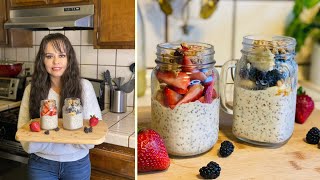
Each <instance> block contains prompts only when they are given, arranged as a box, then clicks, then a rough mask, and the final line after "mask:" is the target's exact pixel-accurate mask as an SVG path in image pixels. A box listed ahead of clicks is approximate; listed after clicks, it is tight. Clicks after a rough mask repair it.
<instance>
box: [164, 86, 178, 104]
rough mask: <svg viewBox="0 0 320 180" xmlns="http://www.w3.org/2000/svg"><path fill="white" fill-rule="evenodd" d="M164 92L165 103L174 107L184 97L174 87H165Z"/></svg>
mask: <svg viewBox="0 0 320 180" xmlns="http://www.w3.org/2000/svg"><path fill="white" fill-rule="evenodd" d="M163 94H164V103H165V105H166V106H168V107H170V108H172V109H173V108H174V106H175V105H176V104H177V103H178V102H179V101H180V99H181V98H182V95H180V94H179V93H177V92H175V91H173V90H172V89H170V88H168V87H165V88H164V89H163Z"/></svg>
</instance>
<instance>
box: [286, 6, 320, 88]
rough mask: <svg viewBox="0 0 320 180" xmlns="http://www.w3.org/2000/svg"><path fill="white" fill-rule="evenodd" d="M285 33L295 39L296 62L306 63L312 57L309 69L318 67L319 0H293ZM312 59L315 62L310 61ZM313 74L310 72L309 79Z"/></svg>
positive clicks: (319, 40)
mask: <svg viewBox="0 0 320 180" xmlns="http://www.w3.org/2000/svg"><path fill="white" fill-rule="evenodd" d="M285 34H286V35H287V36H291V37H294V38H295V39H296V41H297V46H296V51H297V57H296V59H297V62H298V64H305V63H308V61H309V60H310V57H312V58H311V63H312V64H313V65H312V66H311V69H312V67H313V66H314V67H319V66H320V63H319V62H320V54H319V51H320V48H319V47H320V45H319V44H320V0H295V4H294V7H293V10H292V14H291V16H290V20H289V24H288V25H287V26H286V29H285ZM313 46H314V47H313ZM312 53H314V54H312ZM312 60H314V61H316V62H312ZM316 64H317V65H316ZM311 71H312V70H311ZM318 73H319V74H318V75H316V77H319V76H320V71H318ZM314 76H315V75H314V74H313V73H312V72H311V79H312V78H313V77H314ZM319 84H320V82H319Z"/></svg>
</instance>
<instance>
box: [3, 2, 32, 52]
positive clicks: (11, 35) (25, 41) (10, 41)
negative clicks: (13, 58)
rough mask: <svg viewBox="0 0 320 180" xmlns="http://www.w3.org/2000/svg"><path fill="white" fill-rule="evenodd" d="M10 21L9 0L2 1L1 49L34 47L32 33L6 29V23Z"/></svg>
mask: <svg viewBox="0 0 320 180" xmlns="http://www.w3.org/2000/svg"><path fill="white" fill-rule="evenodd" d="M8 19H9V4H8V1H7V0H2V1H0V46H1V47H32V31H29V30H18V29H9V30H7V29H4V23H5V22H6V21H7V20H8Z"/></svg>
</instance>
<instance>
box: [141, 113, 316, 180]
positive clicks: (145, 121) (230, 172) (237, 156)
mask: <svg viewBox="0 0 320 180" xmlns="http://www.w3.org/2000/svg"><path fill="white" fill-rule="evenodd" d="M150 119H151V112H150V107H139V109H138V122H139V123H138V124H139V127H140V126H145V127H149V126H150ZM231 125H232V116H231V115H227V114H225V113H224V112H222V111H221V112H220V131H219V137H218V142H217V143H216V144H215V145H214V147H213V148H212V149H211V150H209V151H208V152H206V153H203V154H201V155H197V156H193V157H173V156H170V159H171V164H170V167H169V169H167V170H165V171H159V172H150V173H139V174H138V179H139V180H144V179H157V180H159V179H170V180H171V179H200V178H201V176H200V175H199V169H200V168H201V167H202V166H206V165H207V163H209V162H210V161H215V162H217V163H218V164H220V167H221V169H222V170H221V174H220V176H219V177H218V179H250V180H253V179H259V180H260V179H281V180H282V179H290V180H291V179H303V180H305V179H320V149H319V147H318V145H311V144H307V143H306V142H305V136H306V134H307V132H308V131H309V129H311V128H312V127H314V126H316V127H318V128H320V110H314V111H313V113H312V114H311V116H310V117H309V119H308V120H307V121H306V122H305V123H304V124H297V123H296V124H295V129H294V132H293V135H292V137H291V138H290V140H289V141H288V142H287V143H286V144H284V145H282V146H280V147H273V148H270V147H269V148H267V147H260V146H254V145H251V144H248V143H245V142H243V141H240V140H238V139H237V138H236V137H235V136H234V135H233V134H232V131H231ZM224 140H229V141H232V142H233V144H234V145H235V150H234V152H233V153H232V154H231V155H230V156H229V157H226V158H222V157H220V156H219V155H218V151H219V148H220V143H221V142H222V141H224Z"/></svg>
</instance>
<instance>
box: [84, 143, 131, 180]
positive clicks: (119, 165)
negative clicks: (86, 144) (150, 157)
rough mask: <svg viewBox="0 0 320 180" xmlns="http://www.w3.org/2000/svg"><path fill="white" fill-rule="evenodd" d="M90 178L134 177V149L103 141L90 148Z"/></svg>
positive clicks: (92, 179) (98, 179)
mask: <svg viewBox="0 0 320 180" xmlns="http://www.w3.org/2000/svg"><path fill="white" fill-rule="evenodd" d="M90 160H91V169H92V170H91V180H102V179H120V180H122V179H123V180H125V179H134V176H135V163H134V162H135V160H134V149H132V148H128V147H123V146H117V145H113V144H108V143H103V144H100V145H97V146H95V148H94V149H91V150H90Z"/></svg>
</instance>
